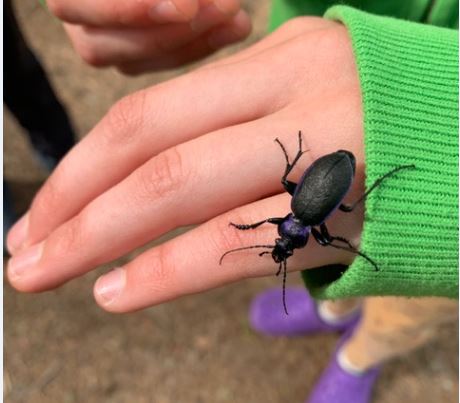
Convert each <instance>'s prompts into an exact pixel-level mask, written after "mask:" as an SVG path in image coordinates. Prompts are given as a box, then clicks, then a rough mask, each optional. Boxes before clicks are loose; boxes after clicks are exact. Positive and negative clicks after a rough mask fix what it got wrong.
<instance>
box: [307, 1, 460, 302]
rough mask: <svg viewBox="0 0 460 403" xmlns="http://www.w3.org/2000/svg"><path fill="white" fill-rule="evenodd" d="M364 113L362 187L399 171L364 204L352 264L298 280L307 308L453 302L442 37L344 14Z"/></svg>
mask: <svg viewBox="0 0 460 403" xmlns="http://www.w3.org/2000/svg"><path fill="white" fill-rule="evenodd" d="M325 17H326V18H329V19H334V20H337V21H340V22H342V23H343V24H345V25H346V26H347V28H348V31H349V34H350V37H351V40H352V43H353V49H354V53H355V58H356V63H357V66H358V73H359V79H360V83H361V91H362V98H363V109H364V132H365V158H366V161H365V162H366V187H367V188H368V187H369V186H370V185H372V184H373V183H374V181H375V180H376V179H377V178H379V177H380V176H382V175H383V174H385V173H386V172H388V171H390V170H391V169H392V168H394V167H397V166H399V165H407V164H415V166H416V169H414V170H405V171H401V172H400V173H398V174H397V175H396V176H395V177H392V179H389V180H388V181H385V182H384V183H383V184H382V185H381V186H380V187H379V188H377V189H376V190H375V191H374V192H372V193H371V194H370V196H369V197H368V198H367V199H366V202H365V221H364V228H363V234H362V238H361V245H360V249H361V250H362V251H363V252H365V253H366V254H367V255H368V256H370V257H371V258H372V259H373V260H374V261H376V262H378V265H379V267H380V271H374V270H373V268H372V266H370V265H369V263H368V262H367V261H366V260H364V259H363V258H361V257H358V258H356V259H355V261H354V263H353V264H352V265H351V266H350V267H349V268H348V269H347V270H345V271H344V272H340V271H337V270H334V269H329V270H328V269H324V268H322V269H315V270H305V271H304V272H303V273H302V276H303V278H304V281H305V283H306V285H307V287H308V288H309V290H310V292H311V293H312V295H313V296H315V297H317V298H343V297H350V296H367V295H404V296H427V295H430V296H448V297H456V296H458V268H457V266H458V196H457V195H458V39H457V32H456V31H454V30H450V29H446V28H438V27H434V26H429V25H422V24H418V23H413V22H408V21H403V20H398V19H394V18H389V17H380V16H375V15H371V14H368V13H365V12H362V11H358V10H356V9H353V8H350V7H346V6H335V7H332V8H330V9H329V10H328V11H327V13H326V15H325Z"/></svg>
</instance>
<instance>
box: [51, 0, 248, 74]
mask: <svg viewBox="0 0 460 403" xmlns="http://www.w3.org/2000/svg"><path fill="white" fill-rule="evenodd" d="M47 5H48V8H49V9H50V10H51V12H53V13H54V15H56V16H57V17H58V18H60V19H61V20H62V21H64V27H65V30H66V31H67V34H68V35H69V37H70V39H71V41H72V44H73V46H74V48H75V50H76V52H77V53H78V54H79V55H80V56H81V57H82V58H83V60H85V61H86V62H87V63H89V64H91V65H93V66H98V67H102V66H116V67H117V68H118V69H119V70H120V71H121V72H123V73H126V74H139V73H143V72H146V71H153V70H160V69H165V68H172V67H176V66H180V65H183V64H186V63H189V62H192V61H194V60H198V59H201V58H203V57H205V56H207V55H209V54H210V53H213V52H214V51H216V50H217V49H219V48H221V47H224V46H226V45H229V44H231V43H234V42H238V41H241V40H243V39H244V38H246V37H247V36H248V35H249V33H250V31H251V21H250V18H249V16H248V14H247V13H246V12H245V11H244V10H242V9H241V7H240V2H239V0H166V1H159V0H144V1H130V0H123V1H119V0H116V1H110V0H96V1H95V0H89V1H81V0H78V1H77V0H47Z"/></svg>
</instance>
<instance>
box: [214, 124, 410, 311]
mask: <svg viewBox="0 0 460 403" xmlns="http://www.w3.org/2000/svg"><path fill="white" fill-rule="evenodd" d="M298 137H299V150H298V152H297V154H296V156H295V157H294V159H293V161H292V162H290V161H289V156H288V153H287V151H286V148H285V147H284V145H283V144H282V143H281V141H280V140H279V139H278V138H276V139H275V142H276V143H277V144H278V145H279V146H280V147H281V150H282V152H283V154H284V157H285V159H286V168H285V170H284V174H283V176H282V178H281V183H282V185H283V187H284V189H285V190H286V191H287V192H288V193H289V194H290V195H291V196H292V200H291V210H292V212H291V213H289V214H288V215H287V216H286V217H272V218H267V219H265V220H262V221H259V222H256V223H254V224H234V223H230V224H229V225H231V226H233V227H235V228H236V229H238V230H243V231H245V230H249V229H254V228H257V227H259V226H260V225H262V224H265V223H269V224H275V225H277V226H278V234H279V235H280V238H276V239H275V244H274V245H252V246H246V247H242V248H237V249H232V250H229V251H227V252H225V253H224V254H223V255H222V257H221V258H220V261H219V264H222V260H223V259H224V257H225V256H227V255H228V254H229V253H232V252H237V251H242V250H246V249H253V248H266V249H271V250H270V251H264V252H262V253H259V256H263V255H265V254H271V256H272V258H273V260H274V261H275V263H279V267H278V271H277V273H276V275H277V276H278V275H279V274H280V273H281V271H282V270H283V307H284V311H285V313H286V314H287V315H288V311H287V307H286V298H285V296H286V293H285V290H286V272H287V270H286V261H287V259H288V258H289V257H290V256H292V255H293V253H294V249H300V248H303V247H305V246H306V245H307V243H308V239H309V237H310V234H311V235H312V236H313V238H314V239H315V241H316V242H318V244H320V245H321V246H331V247H333V248H336V249H343V250H346V251H349V252H351V253H354V254H356V255H359V256H361V257H363V258H364V259H366V260H367V261H368V262H369V263H370V264H371V265H372V266H373V267H374V269H375V270H376V271H378V270H379V268H378V266H377V264H376V263H375V262H374V261H373V260H372V259H371V258H370V257H368V256H367V255H366V254H365V253H363V252H360V251H359V250H358V249H356V248H355V247H354V246H353V245H352V244H351V242H350V241H348V240H347V239H346V238H344V237H341V236H332V235H330V234H329V231H328V228H327V226H326V224H325V221H326V220H327V219H328V218H329V217H330V215H331V214H332V213H334V212H335V211H336V210H340V211H342V212H345V213H349V212H352V211H353V210H354V209H355V207H356V206H357V205H358V204H359V203H361V202H362V201H363V200H364V199H365V198H366V197H367V196H368V195H369V193H371V192H372V191H373V190H374V189H375V188H376V187H377V186H379V185H380V184H381V183H382V181H383V180H384V179H386V178H388V177H389V176H392V175H394V174H395V173H397V172H398V171H401V170H403V169H408V168H415V165H413V164H412V165H401V166H398V167H396V168H394V169H392V170H391V171H389V172H387V173H386V174H385V175H383V176H381V177H380V178H378V179H377V180H376V181H375V182H374V184H373V185H372V186H371V187H370V188H369V189H368V190H367V191H366V192H365V193H364V194H363V195H362V196H361V197H360V198H359V199H358V200H357V201H355V202H354V203H353V204H351V205H347V204H343V203H342V201H343V199H344V198H345V196H346V194H347V193H348V191H349V190H350V188H351V186H352V184H353V179H354V176H355V171H356V159H355V157H354V155H353V154H352V153H351V152H350V151H346V150H338V151H336V152H334V153H331V154H327V155H324V156H322V157H320V158H319V159H317V160H316V161H314V162H313V164H311V165H310V167H309V168H308V169H307V170H306V171H305V173H304V174H303V176H302V178H301V179H300V181H299V183H294V182H291V181H289V180H288V179H287V177H288V175H289V174H290V172H291V171H292V169H293V168H294V166H295V165H296V163H297V162H298V161H299V159H300V157H301V156H302V155H303V154H304V152H305V151H303V150H302V133H301V131H299V134H298ZM338 243H339V244H338Z"/></svg>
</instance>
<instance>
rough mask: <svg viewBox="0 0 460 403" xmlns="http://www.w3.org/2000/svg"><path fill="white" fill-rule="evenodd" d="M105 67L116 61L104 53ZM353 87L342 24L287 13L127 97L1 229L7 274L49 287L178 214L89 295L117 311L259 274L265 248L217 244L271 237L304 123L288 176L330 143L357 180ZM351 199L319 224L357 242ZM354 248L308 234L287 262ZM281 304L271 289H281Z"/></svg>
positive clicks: (340, 254) (309, 263) (284, 209)
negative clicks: (260, 35)
mask: <svg viewBox="0 0 460 403" xmlns="http://www.w3.org/2000/svg"><path fill="white" fill-rule="evenodd" d="M112 64H115V65H117V66H119V64H117V63H112ZM362 121H363V119H362V111H361V96H360V88H359V82H358V75H357V71H356V66H355V63H354V57H353V52H352V48H351V44H350V40H349V37H348V34H347V31H346V29H345V28H344V27H343V26H342V25H340V24H338V23H335V22H331V21H326V20H323V19H321V18H312V17H303V18H298V19H294V20H291V21H289V22H288V23H286V24H285V25H283V26H282V27H281V28H280V29H278V30H277V31H276V32H274V33H273V34H271V35H269V36H267V37H266V38H264V39H263V40H261V41H260V42H258V43H257V44H255V45H253V46H252V47H250V48H248V49H245V50H243V51H242V52H239V53H237V54H235V55H232V56H230V57H228V58H226V59H222V60H220V61H218V62H216V63H213V64H210V65H207V66H205V67H203V68H200V69H198V70H195V71H193V72H191V73H188V74H186V75H183V76H181V77H178V78H176V79H174V80H171V81H167V82H164V83H162V84H160V85H156V86H154V87H151V88H148V89H145V90H143V91H140V92H138V93H135V94H132V95H129V96H127V97H126V98H124V99H122V100H121V101H120V102H118V103H117V104H116V105H114V107H112V108H111V110H110V111H109V112H108V113H107V115H106V116H105V117H104V118H103V119H102V120H101V121H100V123H99V124H97V125H96V126H95V127H94V129H93V130H91V132H90V133H89V134H88V135H87V136H86V137H85V138H84V139H83V140H82V141H81V142H80V143H79V144H78V145H77V146H76V147H75V148H74V149H73V150H72V151H71V152H70V153H69V154H68V155H67V156H66V158H65V159H64V160H63V161H62V162H61V164H60V165H59V166H58V167H57V169H56V170H55V171H54V172H53V174H52V175H51V176H50V178H49V179H48V181H47V182H46V183H45V184H44V186H43V187H42V188H41V189H40V191H39V192H38V194H37V195H36V197H35V199H34V201H33V203H32V205H31V207H30V210H29V211H28V212H27V213H26V215H25V216H24V217H23V218H22V219H21V220H20V222H18V223H17V224H16V226H15V227H14V228H13V229H12V230H11V231H10V233H9V235H8V239H7V243H8V248H9V250H10V251H11V253H12V255H13V257H12V259H11V260H10V261H9V264H8V278H9V281H10V282H11V284H12V285H13V287H15V288H16V289H18V290H20V291H23V292H39V291H44V290H49V289H53V288H56V287H59V286H60V285H62V284H63V283H65V282H67V281H69V280H71V279H74V278H77V277H78V276H81V275H83V274H85V273H87V272H88V271H90V270H92V269H94V268H95V267H96V266H98V265H100V264H103V263H108V262H111V261H113V260H115V259H116V258H118V257H120V256H122V255H124V254H126V253H128V252H130V251H132V250H134V249H135V248H137V247H139V246H141V245H144V244H145V243H147V242H149V241H151V240H153V239H156V238H158V237H160V236H161V235H162V234H164V233H166V232H168V231H170V230H173V229H174V228H177V227H182V226H185V225H191V224H198V226H197V227H196V228H194V229H193V230H191V231H189V232H187V233H185V234H183V235H181V236H178V237H176V238H174V239H172V240H170V241H168V242H166V243H164V244H162V245H160V246H156V247H154V248H153V249H150V250H147V251H146V252H143V253H142V254H141V255H139V256H137V257H136V258H135V259H134V260H132V261H131V262H129V263H128V264H126V265H125V266H123V267H122V268H118V269H116V270H114V271H111V272H109V273H108V274H106V275H104V276H102V277H100V278H99V279H98V280H97V281H96V283H95V287H94V295H95V299H96V301H97V303H98V304H99V305H100V306H101V307H102V308H103V309H105V310H107V311H110V312H129V311H134V310H138V309H141V308H145V307H149V306H153V305H157V304H160V303H163V302H166V301H169V300H172V299H175V298H178V297H180V296H182V295H187V294H193V293H199V292H203V291H206V290H208V289H211V288H214V287H218V286H222V285H225V284H227V283H231V282H236V281H239V280H243V279H245V278H250V277H259V276H271V275H273V274H274V273H275V272H276V270H277V265H276V264H275V263H274V262H273V261H272V260H271V257H270V256H264V257H262V258H261V257H258V255H257V251H256V252H254V250H252V251H251V250H249V251H245V252H241V253H235V254H232V255H229V256H228V257H227V258H226V260H225V261H224V262H223V264H222V266H219V263H218V262H219V258H220V257H221V255H222V254H223V253H224V252H226V251H227V250H229V249H234V248H238V247H242V246H247V245H253V244H273V241H274V239H275V237H276V236H277V234H276V227H275V226H272V225H270V224H267V225H264V226H261V227H259V228H257V229H256V230H252V231H244V232H240V231H238V230H236V229H235V228H233V227H230V226H229V225H228V224H229V222H235V223H252V222H257V221H260V220H263V219H265V218H268V217H283V216H285V215H286V214H288V213H289V212H290V208H289V204H290V196H289V195H288V194H286V193H284V190H283V188H282V186H281V183H280V178H281V176H282V173H283V171H284V164H285V160H284V157H283V155H282V154H281V152H280V149H279V146H278V145H277V144H275V143H274V141H273V140H274V139H275V137H278V138H279V139H280V140H281V141H282V142H283V144H284V145H285V146H286V148H287V150H288V152H289V153H290V155H291V156H294V155H295V153H296V151H297V132H298V131H299V130H302V132H303V136H304V137H303V138H304V143H305V148H306V149H308V152H307V153H306V154H305V155H304V156H303V157H302V158H301V160H300V161H299V163H298V166H297V167H296V169H295V170H294V171H293V172H292V174H291V175H290V178H289V179H290V180H292V181H296V180H298V179H299V178H300V176H301V175H302V173H303V171H304V170H305V169H306V168H307V167H308V166H309V165H310V164H311V163H312V161H314V160H315V159H317V158H318V157H320V156H322V155H324V154H327V153H330V152H334V151H336V150H338V149H346V150H349V151H351V152H352V153H353V154H354V155H355V156H356V159H357V173H356V178H355V182H354V185H353V189H352V191H351V192H350V194H349V195H348V196H347V198H346V200H345V201H346V202H352V201H354V200H356V199H357V198H358V197H359V196H360V195H361V194H362V192H363V179H364V153H363V127H362ZM362 222H363V214H362V208H358V209H356V210H355V211H353V212H352V213H341V212H337V213H335V214H334V215H333V216H332V217H331V218H330V220H329V221H328V224H329V229H330V232H331V234H337V235H340V236H343V237H346V238H348V239H349V240H351V241H352V242H353V243H354V244H355V245H356V246H358V245H359V237H360V233H361V228H362ZM353 259H354V255H352V254H350V253H348V252H346V251H341V250H336V249H332V248H327V247H321V246H319V245H318V244H316V242H314V241H313V242H312V241H310V242H309V244H308V246H307V247H306V248H304V249H301V250H296V251H295V253H294V256H292V257H291V258H290V259H289V260H288V270H289V271H298V270H302V269H306V268H312V267H317V266H322V265H326V264H331V263H345V264H350V263H351V262H352V260H353ZM280 303H281V299H280Z"/></svg>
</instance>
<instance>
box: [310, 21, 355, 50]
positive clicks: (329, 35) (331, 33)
mask: <svg viewBox="0 0 460 403" xmlns="http://www.w3.org/2000/svg"><path fill="white" fill-rule="evenodd" d="M309 35H310V36H311V38H310V41H312V43H315V46H318V47H319V48H320V49H323V50H324V51H325V54H328V52H334V53H332V54H333V55H337V52H339V51H340V50H341V49H343V48H344V47H345V48H347V47H348V46H347V42H348V38H347V31H346V28H345V27H343V26H341V25H339V24H336V23H334V26H333V27H328V28H327V29H321V30H317V31H314V32H312V33H309Z"/></svg>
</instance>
